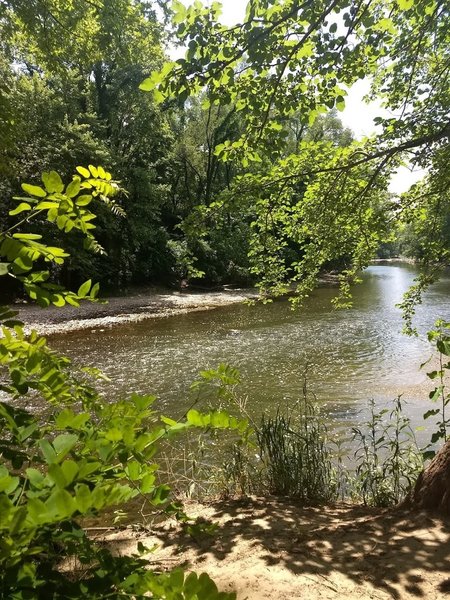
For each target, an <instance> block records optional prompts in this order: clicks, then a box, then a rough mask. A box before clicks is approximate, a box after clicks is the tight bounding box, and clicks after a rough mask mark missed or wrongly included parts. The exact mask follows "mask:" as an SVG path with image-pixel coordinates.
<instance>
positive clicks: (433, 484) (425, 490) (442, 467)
mask: <svg viewBox="0 0 450 600" xmlns="http://www.w3.org/2000/svg"><path fill="white" fill-rule="evenodd" d="M404 505H405V506H408V507H410V508H419V509H421V508H424V509H428V510H435V511H438V512H440V513H443V514H446V515H450V440H448V441H447V442H446V443H445V444H444V445H443V447H442V448H441V449H440V450H439V452H438V453H437V454H436V456H435V457H434V458H433V460H432V461H431V462H430V464H429V465H428V467H427V468H426V469H424V470H423V471H422V473H421V474H420V475H419V478H418V479H417V482H416V485H415V486H414V489H413V490H411V492H410V493H409V494H408V496H407V497H406V499H405V502H404Z"/></svg>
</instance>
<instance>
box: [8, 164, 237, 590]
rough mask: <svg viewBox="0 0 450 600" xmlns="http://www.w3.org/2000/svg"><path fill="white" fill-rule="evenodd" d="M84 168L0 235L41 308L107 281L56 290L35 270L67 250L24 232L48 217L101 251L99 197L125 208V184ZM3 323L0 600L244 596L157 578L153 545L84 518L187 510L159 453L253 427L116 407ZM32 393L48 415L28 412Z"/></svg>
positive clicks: (137, 401)
mask: <svg viewBox="0 0 450 600" xmlns="http://www.w3.org/2000/svg"><path fill="white" fill-rule="evenodd" d="M77 172H78V174H77V175H75V176H74V177H73V179H72V181H71V182H70V183H69V184H68V185H64V183H63V181H62V179H61V177H60V176H59V175H58V174H57V173H56V172H50V173H44V174H43V176H42V182H43V184H44V187H41V186H36V185H29V184H23V185H22V188H23V191H24V192H25V193H26V194H27V196H26V197H21V198H19V199H18V200H19V202H20V204H19V205H18V207H17V208H16V209H15V210H12V211H11V216H16V215H18V214H23V213H25V214H26V216H25V217H24V218H22V219H21V220H20V221H19V222H18V223H16V224H15V225H11V226H10V227H9V228H8V229H7V230H6V231H4V232H3V233H1V234H0V243H1V246H0V248H1V250H0V251H1V252H2V255H4V256H5V257H6V258H7V260H8V262H7V263H1V264H2V265H3V266H2V271H1V275H2V276H8V275H10V276H12V277H14V278H16V279H18V280H19V281H21V282H22V283H23V284H24V287H25V289H26V290H27V292H28V293H29V294H30V295H31V296H32V297H34V298H35V299H36V300H37V301H39V302H40V303H41V304H42V305H48V304H49V303H53V304H56V305H62V304H64V303H65V302H69V303H71V304H75V305H78V303H79V302H80V301H81V300H82V299H90V300H94V299H95V296H96V291H97V287H98V286H97V285H96V286H92V284H91V282H90V281H89V282H86V283H84V284H83V285H82V286H81V287H80V289H79V290H78V293H76V294H75V293H72V292H66V291H65V290H63V289H61V288H60V287H59V286H56V287H55V286H54V285H53V284H50V283H48V278H49V273H48V271H37V270H36V269H35V263H39V261H43V262H44V263H45V262H49V263H51V264H57V265H59V264H61V263H63V262H64V260H65V258H66V257H67V253H66V252H64V251H63V250H62V249H61V248H56V247H51V246H47V245H46V244H45V243H44V242H43V241H42V240H41V236H40V235H39V236H37V235H36V234H29V233H26V232H23V231H22V228H23V226H25V225H30V224H32V223H33V222H34V220H36V219H37V218H38V217H40V218H43V219H45V220H46V221H48V222H49V223H53V224H55V225H56V227H57V228H58V229H59V230H61V231H63V232H65V233H67V232H69V231H71V230H72V229H78V230H79V231H80V232H81V233H82V234H83V236H84V237H85V239H86V240H87V243H88V245H89V247H91V248H94V249H95V248H96V243H95V239H94V237H93V235H92V229H93V228H94V225H93V224H92V220H93V219H94V217H95V214H94V213H93V212H91V210H90V209H91V204H92V202H93V200H94V199H95V198H96V199H100V200H101V201H102V202H103V203H104V204H106V206H108V208H109V209H111V210H112V211H117V210H118V206H117V205H116V204H115V202H114V201H113V199H112V198H111V197H110V196H112V195H114V194H115V193H116V192H117V185H116V184H114V182H112V180H111V175H110V174H109V173H107V172H106V171H105V170H104V169H103V168H102V167H93V166H92V165H91V166H90V167H89V169H86V168H84V167H77ZM0 322H1V332H2V336H1V337H0V369H1V370H0V390H1V391H2V392H3V393H5V394H6V396H7V400H6V401H1V402H0V431H1V435H0V459H1V463H0V507H1V510H0V540H1V541H0V595H1V596H2V597H7V598H17V599H19V598H42V597H49V598H50V597H52V598H53V597H55V598H56V597H64V598H81V597H87V598H99V599H100V598H105V597H110V598H120V597H135V598H137V597H143V596H144V595H146V597H152V598H167V599H174V600H175V598H186V599H192V600H200V599H202V598H203V599H205V600H206V599H207V598H208V599H214V598H217V599H218V600H219V599H223V600H225V599H227V598H230V599H231V598H234V597H235V595H234V594H224V593H219V592H218V590H217V587H216V586H215V584H214V583H213V582H212V581H211V580H210V579H209V577H208V576H207V575H205V574H203V575H200V576H199V577H198V576H197V575H196V574H190V575H186V574H185V573H184V572H183V571H181V570H175V571H173V572H171V573H162V574H156V573H154V572H152V571H149V570H148V569H147V563H146V561H145V559H144V558H143V555H144V554H145V553H146V552H147V551H148V550H147V549H145V548H140V549H139V553H138V554H136V555H134V556H131V557H117V556H114V555H113V554H111V552H110V551H109V550H108V549H105V548H99V547H97V545H96V544H95V543H94V542H93V541H92V540H91V539H90V538H89V536H88V534H87V532H86V530H85V529H84V527H83V519H85V518H86V517H91V516H94V515H98V514H99V513H100V512H101V511H103V510H104V509H106V508H108V507H118V506H121V505H124V504H126V503H127V502H128V501H130V500H131V499H133V498H135V497H136V496H141V497H142V498H143V499H144V500H145V501H146V502H147V503H148V504H149V505H151V506H156V507H158V506H162V507H167V509H168V510H169V511H172V512H173V511H174V510H178V509H175V508H174V507H170V506H168V502H169V501H168V497H169V494H170V488H169V487H168V486H167V485H165V484H161V483H158V482H157V471H158V464H157V463H156V462H155V458H156V457H155V455H156V453H157V451H158V449H159V446H160V444H161V443H162V441H163V440H165V439H171V438H172V437H174V436H175V435H177V434H179V433H180V432H182V431H184V430H186V429H189V428H208V429H221V430H223V429H234V430H237V431H239V432H244V430H245V429H246V427H247V425H246V423H245V422H244V421H242V420H238V419H236V418H235V417H232V416H230V415H228V414H227V413H226V412H225V411H218V410H213V411H210V412H209V413H201V412H199V411H197V410H195V409H193V408H192V409H191V410H190V411H188V413H187V414H186V415H185V417H184V418H183V419H181V420H179V421H174V420H172V419H169V418H167V417H163V416H159V415H157V414H156V413H155V411H154V410H153V408H152V405H153V403H154V401H155V398H154V397H153V396H137V395H131V397H130V398H129V399H128V400H122V401H120V402H116V403H114V404H110V403H108V402H107V401H105V400H104V399H102V398H101V397H100V395H99V394H98V392H97V391H96V390H95V387H94V386H93V385H92V380H93V379H95V378H98V377H100V376H101V374H100V373H99V372H98V371H96V370H95V369H85V370H84V371H83V372H82V373H78V374H77V373H74V372H73V369H72V366H71V363H70V361H69V360H68V359H66V358H63V357H60V356H58V355H57V354H56V353H54V352H52V351H51V350H50V349H49V347H48V346H47V343H46V340H45V338H42V337H40V336H38V335H37V334H36V333H35V332H32V333H31V334H30V335H26V334H25V332H24V329H23V326H22V324H21V323H19V322H17V321H16V320H15V319H14V313H12V312H11V311H9V310H8V309H6V308H3V309H0ZM30 396H31V397H32V398H33V401H34V402H37V403H38V404H39V405H40V407H41V410H40V415H38V414H35V413H33V412H30V411H29V410H26V409H24V408H21V406H23V405H24V404H25V403H26V401H27V399H29V398H30ZM178 512H179V510H178ZM185 518H186V517H185ZM69 557H75V558H76V559H77V560H78V561H79V563H80V564H81V565H83V569H82V572H81V574H78V573H72V572H70V571H69V572H67V571H66V570H64V569H63V570H62V567H63V566H64V560H67V559H68V558H69ZM148 594H150V596H148Z"/></svg>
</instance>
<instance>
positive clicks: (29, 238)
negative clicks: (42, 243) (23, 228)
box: [13, 233, 42, 240]
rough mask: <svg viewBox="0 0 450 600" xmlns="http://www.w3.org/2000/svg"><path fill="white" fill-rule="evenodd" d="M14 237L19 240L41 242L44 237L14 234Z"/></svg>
mask: <svg viewBox="0 0 450 600" xmlns="http://www.w3.org/2000/svg"><path fill="white" fill-rule="evenodd" d="M13 237H14V238H16V239H18V240H41V239H42V235H38V234H37V233H14V234H13Z"/></svg>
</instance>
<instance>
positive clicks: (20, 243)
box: [0, 165, 124, 307]
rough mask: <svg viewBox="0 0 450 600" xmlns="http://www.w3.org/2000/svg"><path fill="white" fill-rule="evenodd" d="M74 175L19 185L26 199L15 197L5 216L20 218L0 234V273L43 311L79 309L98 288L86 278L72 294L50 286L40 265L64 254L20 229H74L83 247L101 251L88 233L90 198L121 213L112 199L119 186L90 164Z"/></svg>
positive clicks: (60, 260)
mask: <svg viewBox="0 0 450 600" xmlns="http://www.w3.org/2000/svg"><path fill="white" fill-rule="evenodd" d="M77 172H78V173H77V174H76V175H74V176H73V179H72V181H71V182H70V183H68V184H67V185H64V183H63V181H62V179H61V177H60V176H59V175H58V173H56V172H55V171H51V172H50V173H44V174H43V175H42V182H43V184H44V185H43V187H41V186H38V185H30V184H27V183H24V184H22V189H23V191H24V192H25V194H26V196H20V197H15V198H14V199H15V200H16V201H18V202H19V204H18V205H17V207H16V208H15V209H13V210H11V211H10V213H9V215H10V217H15V216H17V215H19V214H20V215H22V217H21V220H19V221H18V222H15V223H14V224H13V225H11V226H10V227H9V228H8V229H6V230H5V231H3V232H0V259H3V262H0V275H8V276H10V277H13V278H15V279H17V280H18V281H19V282H20V283H21V284H23V287H24V289H25V292H26V293H27V294H28V295H29V296H30V298H31V299H33V300H36V302H37V303H38V304H40V305H41V306H44V307H45V306H48V305H49V304H54V305H56V306H64V304H66V303H69V304H72V305H73V306H79V300H80V299H83V298H86V297H88V298H89V299H90V300H94V299H95V298H96V297H97V294H98V289H99V286H98V285H97V284H95V285H92V282H91V281H90V280H89V281H87V282H85V283H83V284H82V285H81V286H80V288H79V290H78V293H76V294H75V293H73V292H68V291H66V290H64V288H63V287H61V286H59V285H56V284H54V283H51V282H50V281H49V280H50V270H49V268H43V265H46V264H49V265H53V266H60V265H62V264H64V261H65V259H66V258H67V257H68V256H69V255H68V254H67V252H65V251H64V250H63V249H62V248H58V247H55V246H48V245H47V244H45V243H43V242H42V235H40V234H36V233H28V232H24V231H23V228H24V226H26V225H29V224H32V223H33V221H37V220H38V219H39V220H42V219H43V220H45V221H47V222H48V223H51V224H54V225H56V227H57V228H58V229H59V230H60V231H61V232H63V233H69V232H70V231H72V230H78V231H80V232H81V233H82V235H83V236H84V246H85V248H86V249H88V250H92V251H94V252H102V251H103V250H102V248H101V246H100V245H99V244H98V243H97V241H96V240H95V238H94V236H93V234H92V230H93V229H95V225H94V224H93V222H92V221H93V220H94V219H95V218H96V215H95V213H93V212H92V211H91V210H90V207H91V204H92V202H93V200H94V199H98V200H100V201H101V202H103V203H104V204H105V205H106V206H107V207H108V208H109V209H110V210H111V211H112V212H113V213H115V214H120V215H123V214H124V212H123V210H122V209H121V207H120V206H119V205H118V204H117V203H116V202H115V201H114V199H113V197H114V196H115V195H116V194H117V193H118V191H119V186H118V185H117V183H116V182H114V181H112V179H111V174H110V173H108V172H107V171H105V170H104V169H103V167H94V166H92V165H90V166H89V169H86V168H85V167H77Z"/></svg>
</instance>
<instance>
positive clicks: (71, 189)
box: [66, 177, 81, 198]
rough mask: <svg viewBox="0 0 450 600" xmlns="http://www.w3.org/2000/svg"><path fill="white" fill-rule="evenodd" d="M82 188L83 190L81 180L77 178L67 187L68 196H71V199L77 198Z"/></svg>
mask: <svg viewBox="0 0 450 600" xmlns="http://www.w3.org/2000/svg"><path fill="white" fill-rule="evenodd" d="M80 188H81V182H80V178H79V177H76V178H75V179H74V180H73V181H71V182H70V183H69V185H68V186H67V187H66V195H67V196H69V198H75V196H77V195H78V194H79V193H80Z"/></svg>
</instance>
